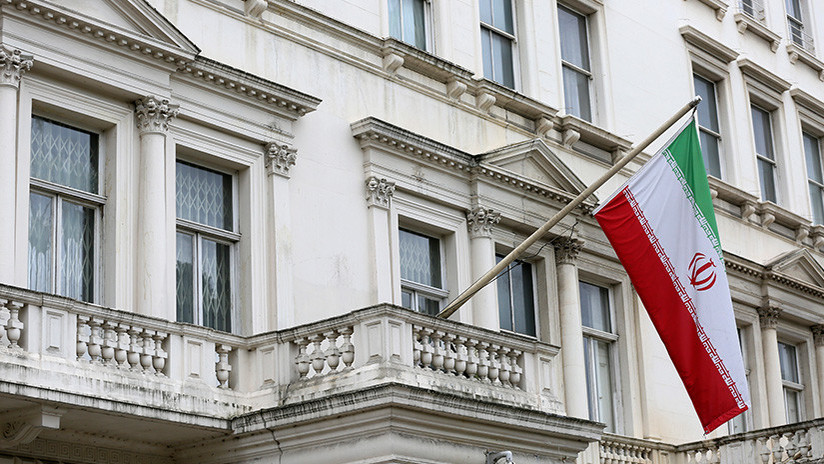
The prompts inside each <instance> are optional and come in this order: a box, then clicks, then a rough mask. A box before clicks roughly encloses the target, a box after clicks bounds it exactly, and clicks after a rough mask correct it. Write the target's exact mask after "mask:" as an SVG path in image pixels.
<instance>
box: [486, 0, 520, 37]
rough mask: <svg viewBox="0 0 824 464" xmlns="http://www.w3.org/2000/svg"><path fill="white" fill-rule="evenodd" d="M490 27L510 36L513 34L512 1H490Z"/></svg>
mask: <svg viewBox="0 0 824 464" xmlns="http://www.w3.org/2000/svg"><path fill="white" fill-rule="evenodd" d="M492 8H493V11H492V25H493V26H495V27H497V28H498V29H501V30H502V31H505V32H508V33H510V34H515V28H514V27H513V21H512V1H511V0H492Z"/></svg>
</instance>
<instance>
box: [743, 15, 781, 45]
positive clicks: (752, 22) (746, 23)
mask: <svg viewBox="0 0 824 464" xmlns="http://www.w3.org/2000/svg"><path fill="white" fill-rule="evenodd" d="M734 18H735V24H736V25H737V27H738V32H740V33H742V34H743V33H744V32H745V31H750V32H752V33H753V34H754V35H756V36H757V37H760V38H762V39H764V40H765V41H767V43H769V44H770V50H771V51H772V52H773V53H775V52H776V51H777V50H778V44H779V43H780V42H781V36H779V35H778V34H776V33H775V32H773V31H771V30H770V29H769V28H768V27H767V26H766V25H764V23H762V22H761V21H758V20H757V19H755V18H753V17H752V16H750V15H748V14H746V13H742V12H738V13H735V16H734Z"/></svg>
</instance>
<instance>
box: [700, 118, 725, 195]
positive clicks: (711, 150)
mask: <svg viewBox="0 0 824 464" xmlns="http://www.w3.org/2000/svg"><path fill="white" fill-rule="evenodd" d="M699 106H700V105H699ZM698 135H699V136H700V140H701V155H702V156H703V157H704V167H705V168H706V170H707V174H711V175H713V176H715V177H717V178H719V179H720V178H721V160H720V157H721V156H720V154H719V152H718V151H719V150H718V145H719V140H718V137H716V136H714V135H712V134H710V133H709V132H704V131H703V130H700V131H698Z"/></svg>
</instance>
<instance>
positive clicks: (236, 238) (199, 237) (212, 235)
mask: <svg viewBox="0 0 824 464" xmlns="http://www.w3.org/2000/svg"><path fill="white" fill-rule="evenodd" d="M179 162H182V163H184V164H188V165H190V166H193V167H196V168H201V169H205V170H208V171H212V172H215V173H218V174H222V175H228V176H229V177H230V179H231V182H232V188H231V195H232V230H226V229H221V228H218V227H214V226H210V225H207V224H201V223H198V222H195V221H191V220H188V219H183V218H180V217H178V216H177V210H176V208H177V191H176V190H177V164H178V163H179ZM174 166H175V195H174V198H175V213H174V220H175V230H174V235H173V236H174V237H175V240H174V244H175V253H174V255H175V268H177V236H178V234H185V235H190V236H192V238H193V240H192V243H193V245H192V264H193V269H192V278H193V282H192V284H193V286H194V297H193V302H194V305H193V306H194V307H193V308H192V319H193V320H192V322H191V323H192V324H195V325H199V326H203V327H207V326H205V325H204V324H203V319H204V317H203V288H202V280H203V279H202V272H203V266H202V261H203V253H202V249H203V241H204V240H209V241H212V242H215V243H217V244H220V245H227V246H228V247H229V285H230V289H231V295H230V298H229V305H230V307H229V330H228V331H226V332H227V333H237V332H239V330H240V327H239V323H240V320H239V310H238V301H239V293H240V288H239V281H238V277H239V273H240V269H239V268H238V262H239V257H238V255H239V248H240V241H241V239H242V235H241V234H240V232H238V228H239V222H240V221H239V216H240V215H239V214H238V213H239V206H240V201H239V179H238V178H239V174H238V172H237V171H236V170H230V169H227V168H221V167H218V166H215V165H214V164H211V163H209V162H206V161H204V160H202V159H197V158H193V157H189V156H186V155H182V154H181V153H178V154H177V156H176V158H175V160H174ZM176 272H177V271H175V273H176ZM175 284H176V285H177V277H175ZM177 311H178V310H177V292H175V316H176V319H179V317H177ZM178 322H180V321H178ZM212 329H214V330H220V329H217V328H213V327H212ZM220 331H223V330H220Z"/></svg>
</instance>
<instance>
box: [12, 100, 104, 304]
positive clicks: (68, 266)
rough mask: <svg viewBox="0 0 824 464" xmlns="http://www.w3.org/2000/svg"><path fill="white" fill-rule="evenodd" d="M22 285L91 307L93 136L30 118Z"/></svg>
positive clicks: (95, 212)
mask: <svg viewBox="0 0 824 464" xmlns="http://www.w3.org/2000/svg"><path fill="white" fill-rule="evenodd" d="M31 129H32V130H31V190H30V193H29V250H28V285H29V288H31V289H33V290H37V291H42V292H48V293H56V294H60V295H63V296H67V297H70V298H76V299H78V300H81V301H87V302H94V301H95V300H96V299H97V298H98V296H97V295H96V288H97V285H98V284H97V274H98V272H97V269H98V262H99V256H98V255H99V253H98V249H97V248H98V241H99V238H98V234H99V230H100V225H99V223H100V221H101V215H102V208H103V205H104V203H105V200H106V199H105V198H104V197H102V196H100V195H98V192H99V190H100V185H99V182H100V180H99V179H100V175H99V169H100V166H99V162H100V160H99V146H100V143H99V136H98V134H95V133H93V132H90V131H86V130H83V129H79V128H75V127H72V126H70V125H67V124H63V123H61V122H57V121H53V120H50V119H46V118H42V117H39V116H32V127H31Z"/></svg>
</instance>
